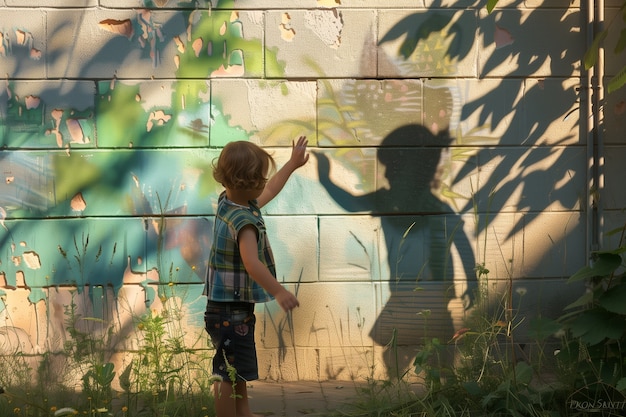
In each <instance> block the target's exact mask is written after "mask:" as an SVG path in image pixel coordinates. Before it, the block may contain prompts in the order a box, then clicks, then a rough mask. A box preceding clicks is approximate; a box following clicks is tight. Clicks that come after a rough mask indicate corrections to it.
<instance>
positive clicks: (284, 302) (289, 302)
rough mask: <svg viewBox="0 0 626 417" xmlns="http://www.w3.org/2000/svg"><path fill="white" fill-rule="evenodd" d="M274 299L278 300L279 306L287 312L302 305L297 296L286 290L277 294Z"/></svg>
mask: <svg viewBox="0 0 626 417" xmlns="http://www.w3.org/2000/svg"><path fill="white" fill-rule="evenodd" d="M274 298H276V301H277V302H278V305H279V306H280V308H282V309H283V310H285V311H291V310H293V309H294V308H296V307H299V306H300V303H299V302H298V299H297V298H296V296H295V295H293V294H292V293H290V292H289V291H287V290H286V289H284V288H283V290H282V291H280V292H279V293H278V294H276V295H275V296H274Z"/></svg>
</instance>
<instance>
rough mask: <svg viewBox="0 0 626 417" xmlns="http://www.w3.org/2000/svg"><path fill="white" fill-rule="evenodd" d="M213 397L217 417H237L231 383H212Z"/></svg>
mask: <svg viewBox="0 0 626 417" xmlns="http://www.w3.org/2000/svg"><path fill="white" fill-rule="evenodd" d="M213 395H214V397H215V414H216V415H217V417H237V412H236V408H235V404H236V403H235V400H236V398H235V395H234V393H233V384H232V382H227V381H224V382H214V383H213Z"/></svg>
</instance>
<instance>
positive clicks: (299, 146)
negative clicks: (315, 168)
mask: <svg viewBox="0 0 626 417" xmlns="http://www.w3.org/2000/svg"><path fill="white" fill-rule="evenodd" d="M308 143H309V141H308V140H307V138H306V136H300V137H299V138H298V141H297V142H292V143H291V158H290V161H291V163H292V164H293V166H294V167H295V168H300V167H301V166H302V165H304V164H306V163H307V161H308V160H309V154H308V153H307V151H306V147H307V144H308Z"/></svg>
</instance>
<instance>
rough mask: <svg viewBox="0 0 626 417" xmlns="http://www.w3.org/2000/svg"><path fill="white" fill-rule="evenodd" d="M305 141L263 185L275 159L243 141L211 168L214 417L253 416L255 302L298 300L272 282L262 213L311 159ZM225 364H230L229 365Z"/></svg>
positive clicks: (287, 304)
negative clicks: (216, 188) (215, 189)
mask: <svg viewBox="0 0 626 417" xmlns="http://www.w3.org/2000/svg"><path fill="white" fill-rule="evenodd" d="M307 143H308V141H307V139H306V137H304V136H300V138H298V141H297V142H296V143H295V144H293V143H292V150H291V158H290V159H289V161H288V162H287V163H286V164H285V166H283V167H282V168H281V169H280V170H278V172H276V174H275V175H273V176H272V178H271V179H269V181H268V177H269V175H270V173H271V172H272V171H273V170H275V163H274V159H273V158H272V156H271V155H270V154H268V153H267V152H266V151H265V150H263V149H261V148H260V147H259V146H257V145H255V144H253V143H251V142H245V141H238V142H231V143H229V144H227V145H226V146H225V147H224V149H223V150H222V153H221V154H220V156H219V158H218V160H217V163H216V164H214V166H213V177H214V178H215V180H216V181H218V182H219V183H221V184H222V185H223V186H224V188H225V189H226V190H225V191H224V192H222V193H221V194H220V197H219V200H218V204H217V213H216V216H215V224H214V232H213V246H212V248H211V254H210V258H209V270H208V276H207V288H206V294H207V296H208V302H207V309H206V313H205V325H206V330H207V332H208V333H209V336H210V337H211V340H212V342H213V344H214V345H215V348H216V352H215V356H214V357H213V373H214V374H215V375H217V376H219V377H221V379H222V381H220V382H216V383H215V385H214V387H215V411H216V413H217V417H251V416H255V415H254V414H252V412H251V411H250V406H249V404H248V394H247V387H246V381H251V380H255V379H258V378H259V375H258V366H257V357H256V348H255V343H254V325H255V322H256V318H255V316H254V305H255V303H263V302H267V301H270V300H272V299H276V301H277V302H278V304H279V305H280V307H281V308H282V309H283V310H285V311H287V312H289V311H291V310H292V309H294V308H295V307H298V305H299V303H298V299H297V298H296V297H295V295H293V294H292V293H290V292H289V291H287V290H286V289H285V288H284V287H283V286H282V285H281V284H280V283H279V282H278V281H277V280H276V270H275V264H274V259H273V255H272V250H271V248H270V245H269V241H268V239H267V234H266V230H265V223H264V221H263V217H262V215H261V210H260V209H261V207H263V206H264V205H265V204H267V203H268V202H270V201H271V200H272V199H273V198H274V197H276V195H277V194H278V193H279V192H280V191H281V190H282V188H283V186H284V185H285V183H286V182H287V180H288V179H289V177H290V176H291V174H292V173H293V172H294V171H295V170H296V169H298V168H300V167H301V166H302V165H304V164H305V163H306V162H307V161H308V159H309V155H308V154H307V153H306V150H307ZM227 362H228V363H227Z"/></svg>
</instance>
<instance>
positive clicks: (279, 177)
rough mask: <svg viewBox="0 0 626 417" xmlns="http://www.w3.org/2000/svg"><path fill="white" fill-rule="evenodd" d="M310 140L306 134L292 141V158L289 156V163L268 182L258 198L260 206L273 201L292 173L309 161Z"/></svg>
mask: <svg viewBox="0 0 626 417" xmlns="http://www.w3.org/2000/svg"><path fill="white" fill-rule="evenodd" d="M308 142H309V141H308V140H307V138H306V136H300V137H299V138H298V141H297V142H296V143H293V142H292V144H291V158H289V161H287V163H286V164H285V165H283V167H282V168H281V169H279V170H278V172H277V173H276V174H274V176H272V178H271V179H270V180H269V181H268V182H267V185H266V186H265V189H263V192H262V193H261V195H260V196H259V198H257V203H258V205H259V207H263V206H264V205H266V204H267V203H269V202H270V201H272V199H273V198H274V197H276V196H277V195H278V193H279V192H280V191H281V190H282V189H283V187H284V186H285V184H286V183H287V180H288V179H289V177H290V176H291V174H292V173H293V172H294V171H295V170H296V169H298V168H300V167H301V166H302V165H304V164H306V163H307V161H308V160H309V154H308V153H307V151H306V150H307V149H306V147H307V144H308Z"/></svg>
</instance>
